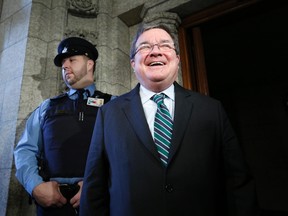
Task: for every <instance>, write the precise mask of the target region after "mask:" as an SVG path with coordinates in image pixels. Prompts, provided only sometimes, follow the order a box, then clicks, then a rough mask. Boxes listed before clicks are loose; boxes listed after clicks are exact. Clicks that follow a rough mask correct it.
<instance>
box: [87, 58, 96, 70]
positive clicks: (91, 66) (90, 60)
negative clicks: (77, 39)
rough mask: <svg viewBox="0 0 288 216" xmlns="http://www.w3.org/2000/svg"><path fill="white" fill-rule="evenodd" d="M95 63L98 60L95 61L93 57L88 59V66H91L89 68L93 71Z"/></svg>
mask: <svg viewBox="0 0 288 216" xmlns="http://www.w3.org/2000/svg"><path fill="white" fill-rule="evenodd" d="M94 64H96V62H94V61H93V60H92V59H88V61H87V66H88V67H89V68H88V69H90V70H92V71H93V67H94Z"/></svg>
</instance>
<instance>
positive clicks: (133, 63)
mask: <svg viewBox="0 0 288 216" xmlns="http://www.w3.org/2000/svg"><path fill="white" fill-rule="evenodd" d="M130 64H131V67H132V68H133V70H134V68H135V61H134V59H131V60H130Z"/></svg>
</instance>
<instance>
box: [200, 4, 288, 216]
mask: <svg viewBox="0 0 288 216" xmlns="http://www.w3.org/2000/svg"><path fill="white" fill-rule="evenodd" d="M287 11H288V1H286V0H285V1H279V0H275V1H272V0H270V1H262V2H260V3H257V4H255V5H252V6H250V7H249V8H245V9H241V10H239V11H237V12H233V14H232V13H231V14H228V15H225V16H222V17H220V18H217V19H215V20H213V21H209V22H208V23H205V24H202V25H201V30H202V37H203V44H204V50H205V61H206V67H207V77H208V84H209V92H210V96H212V97H214V98H217V99H219V100H221V101H222V103H223V105H224V107H225V109H226V111H227V113H228V115H229V117H230V120H231V122H232V124H233V126H234V128H235V130H236V133H237V135H238V137H239V140H240V142H241V144H242V146H243V149H244V151H245V154H246V157H247V160H248V163H249V166H250V168H251V170H252V173H253V175H254V177H255V181H256V186H257V195H258V199H259V204H260V207H261V209H263V215H273V216H277V215H288V157H287V156H288V135H287V134H288V66H287V65H288V12H287Z"/></svg>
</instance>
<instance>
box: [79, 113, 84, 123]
mask: <svg viewBox="0 0 288 216" xmlns="http://www.w3.org/2000/svg"><path fill="white" fill-rule="evenodd" d="M79 121H84V112H79Z"/></svg>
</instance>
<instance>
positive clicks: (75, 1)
mask: <svg viewBox="0 0 288 216" xmlns="http://www.w3.org/2000/svg"><path fill="white" fill-rule="evenodd" d="M93 1H94V3H93ZM67 6H68V12H69V13H70V14H72V15H74V16H78V17H88V18H89V17H91V18H95V17H97V15H98V11H99V8H98V0H67Z"/></svg>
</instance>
